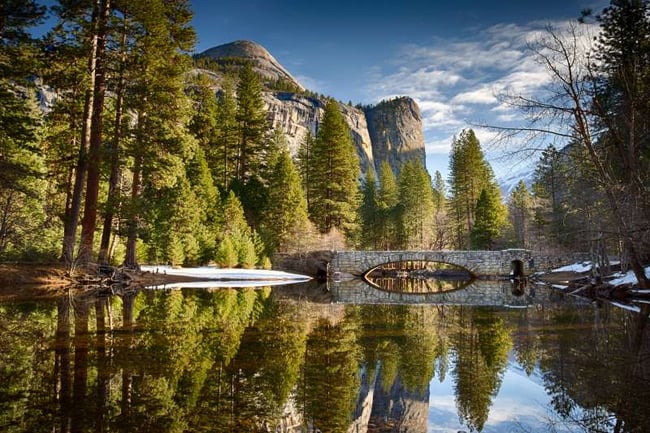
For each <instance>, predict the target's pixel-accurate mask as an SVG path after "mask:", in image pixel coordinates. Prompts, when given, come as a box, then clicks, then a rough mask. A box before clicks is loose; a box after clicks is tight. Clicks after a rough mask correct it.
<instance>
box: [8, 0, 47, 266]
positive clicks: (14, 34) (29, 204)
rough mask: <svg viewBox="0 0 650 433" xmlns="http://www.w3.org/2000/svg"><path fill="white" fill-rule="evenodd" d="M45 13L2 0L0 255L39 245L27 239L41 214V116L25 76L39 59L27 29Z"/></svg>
mask: <svg viewBox="0 0 650 433" xmlns="http://www.w3.org/2000/svg"><path fill="white" fill-rule="evenodd" d="M43 15H44V7H43V6H39V5H36V3H35V2H33V1H3V2H0V101H2V102H0V208H1V209H2V211H1V212H0V257H2V256H4V257H6V254H7V253H8V252H12V254H20V253H22V252H24V250H25V249H28V248H33V249H38V247H33V246H31V245H29V244H30V240H32V241H33V240H34V239H33V236H34V235H35V233H34V229H35V228H37V227H38V228H39V229H41V230H42V227H41V225H42V224H43V223H44V219H45V215H44V212H43V211H44V209H43V206H42V203H43V201H44V188H45V184H44V181H43V177H44V173H45V167H44V160H43V153H42V149H41V146H40V142H39V139H40V137H39V132H40V131H39V129H40V128H39V123H40V116H39V113H38V111H37V110H36V106H35V103H34V101H35V95H34V92H33V85H32V84H31V83H30V81H29V79H28V78H29V75H30V74H33V71H34V69H33V68H34V67H35V65H36V61H37V58H36V46H35V42H34V41H33V40H32V39H31V37H30V35H29V33H28V29H29V28H30V27H32V26H34V25H37V24H38V23H39V22H40V21H41V20H42V18H43ZM34 245H38V242H35V243H34ZM12 250H13V251H12Z"/></svg>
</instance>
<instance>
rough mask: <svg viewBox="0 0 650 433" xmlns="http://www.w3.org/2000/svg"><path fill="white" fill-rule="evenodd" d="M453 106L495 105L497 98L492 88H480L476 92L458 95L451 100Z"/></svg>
mask: <svg viewBox="0 0 650 433" xmlns="http://www.w3.org/2000/svg"><path fill="white" fill-rule="evenodd" d="M451 102H452V103H454V104H488V105H491V104H495V103H496V102H497V98H496V96H495V91H494V89H493V88H488V87H487V86H482V87H480V88H478V89H476V90H469V91H467V92H462V93H458V94H457V95H456V96H454V97H453V98H452V99H451Z"/></svg>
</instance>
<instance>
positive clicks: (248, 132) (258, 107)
mask: <svg viewBox="0 0 650 433" xmlns="http://www.w3.org/2000/svg"><path fill="white" fill-rule="evenodd" d="M235 119H236V120H237V122H238V143H237V146H238V147H237V151H236V153H235V155H236V160H235V161H236V165H235V180H237V181H239V182H242V183H244V184H246V182H247V181H248V180H249V179H250V177H251V176H253V174H254V173H258V170H259V169H260V168H261V167H262V166H263V165H264V162H265V161H266V159H265V158H266V157H268V155H267V154H266V152H267V148H266V138H265V135H266V132H267V128H268V126H267V120H266V110H265V109H264V100H263V99H262V86H261V84H260V82H259V80H258V77H257V75H256V74H255V73H254V72H253V69H252V67H251V66H250V64H248V63H247V64H246V65H244V67H243V68H242V69H241V70H240V71H239V82H238V83H237V112H236V115H235Z"/></svg>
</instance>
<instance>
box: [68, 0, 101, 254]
mask: <svg viewBox="0 0 650 433" xmlns="http://www.w3.org/2000/svg"><path fill="white" fill-rule="evenodd" d="M98 17H99V8H98V7H97V6H96V5H95V7H93V13H92V18H91V28H92V40H91V43H90V55H89V57H88V74H89V76H90V84H89V87H88V89H87V90H86V96H85V100H84V114H83V124H82V126H81V142H80V145H79V156H78V158H77V166H76V169H75V174H74V185H73V187H72V197H71V202H70V207H69V208H66V210H65V218H64V219H65V222H64V227H63V251H62V256H61V260H62V261H63V262H64V263H66V264H67V265H72V263H73V261H74V246H75V239H76V237H77V224H78V223H79V214H80V213H81V201H82V198H83V190H84V178H85V177H86V170H87V169H88V143H90V125H91V123H92V109H91V107H92V106H93V102H94V101H93V97H94V94H93V90H94V88H95V61H96V59H97V33H98V32H97V26H98V21H99V19H98Z"/></svg>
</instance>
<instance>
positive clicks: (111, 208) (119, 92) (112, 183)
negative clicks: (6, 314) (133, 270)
mask: <svg viewBox="0 0 650 433" xmlns="http://www.w3.org/2000/svg"><path fill="white" fill-rule="evenodd" d="M121 44H122V54H121V62H120V71H119V78H118V83H117V89H116V90H115V93H116V95H115V98H116V101H115V122H114V129H115V132H114V134H115V135H114V137H113V140H112V141H111V175H110V179H109V180H108V197H107V199H106V213H105V214H104V227H103V230H102V239H101V241H100V244H99V256H98V258H97V261H98V262H99V263H107V262H108V261H109V257H110V255H109V247H110V238H111V231H112V228H113V216H114V215H115V209H116V207H117V205H118V203H119V189H118V187H117V183H118V180H119V177H120V142H121V140H122V128H121V125H122V114H123V107H122V105H123V102H124V81H125V80H124V70H125V62H126V18H125V20H124V30H123V33H122V42H121Z"/></svg>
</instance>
